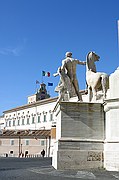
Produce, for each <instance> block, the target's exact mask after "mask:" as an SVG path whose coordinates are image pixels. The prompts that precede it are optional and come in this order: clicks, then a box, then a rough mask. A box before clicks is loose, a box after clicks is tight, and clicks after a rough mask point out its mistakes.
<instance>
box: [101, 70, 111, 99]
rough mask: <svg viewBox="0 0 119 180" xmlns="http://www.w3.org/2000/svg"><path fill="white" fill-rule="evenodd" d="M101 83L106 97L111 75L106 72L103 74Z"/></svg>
mask: <svg viewBox="0 0 119 180" xmlns="http://www.w3.org/2000/svg"><path fill="white" fill-rule="evenodd" d="M101 84H102V90H103V93H104V98H106V93H107V89H109V76H108V75H107V74H105V73H103V74H102V75H101Z"/></svg>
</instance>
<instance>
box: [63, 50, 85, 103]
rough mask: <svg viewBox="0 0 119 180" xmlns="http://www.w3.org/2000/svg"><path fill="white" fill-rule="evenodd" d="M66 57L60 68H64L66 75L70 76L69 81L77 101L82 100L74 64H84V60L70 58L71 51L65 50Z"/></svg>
mask: <svg viewBox="0 0 119 180" xmlns="http://www.w3.org/2000/svg"><path fill="white" fill-rule="evenodd" d="M65 55H66V58H65V59H63V60H62V67H61V68H62V70H63V69H64V70H65V71H66V73H67V76H68V77H69V78H70V81H71V83H72V84H73V87H74V89H75V93H76V95H77V96H78V101H82V96H81V94H80V92H79V85H78V81H77V77H76V65H77V64H81V65H85V64H86V62H84V61H80V60H78V59H74V58H72V53H71V52H66V54H65Z"/></svg>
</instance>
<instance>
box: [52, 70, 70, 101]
mask: <svg viewBox="0 0 119 180" xmlns="http://www.w3.org/2000/svg"><path fill="white" fill-rule="evenodd" d="M58 75H59V76H60V81H59V83H58V86H57V87H56V88H55V91H56V92H58V93H59V98H58V100H57V101H58V102H59V101H61V100H63V101H66V100H67V101H69V98H70V97H71V96H72V94H71V93H72V91H73V90H72V85H71V81H70V79H69V77H68V76H67V74H66V72H65V69H62V67H59V68H58V70H57V73H55V74H53V76H55V77H56V76H58ZM66 95H67V99H66Z"/></svg>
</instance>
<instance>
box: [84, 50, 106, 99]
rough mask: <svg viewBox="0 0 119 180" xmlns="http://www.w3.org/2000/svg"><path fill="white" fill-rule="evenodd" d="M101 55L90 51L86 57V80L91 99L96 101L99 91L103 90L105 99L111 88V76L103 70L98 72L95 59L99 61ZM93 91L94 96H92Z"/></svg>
mask: <svg viewBox="0 0 119 180" xmlns="http://www.w3.org/2000/svg"><path fill="white" fill-rule="evenodd" d="M99 58H100V57H99V56H98V55H97V54H95V53H94V52H89V53H88V55H87V57H86V82H87V85H88V95H89V101H91V100H92V101H96V99H97V91H99V90H102V91H103V99H105V98H106V93H107V89H108V88H109V76H108V75H107V74H106V73H103V72H96V66H95V61H99ZM91 92H92V93H93V97H92V98H91Z"/></svg>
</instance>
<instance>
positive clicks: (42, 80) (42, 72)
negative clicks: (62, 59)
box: [41, 71, 43, 83]
mask: <svg viewBox="0 0 119 180" xmlns="http://www.w3.org/2000/svg"><path fill="white" fill-rule="evenodd" d="M41 82H42V83H43V71H42V77H41Z"/></svg>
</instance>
